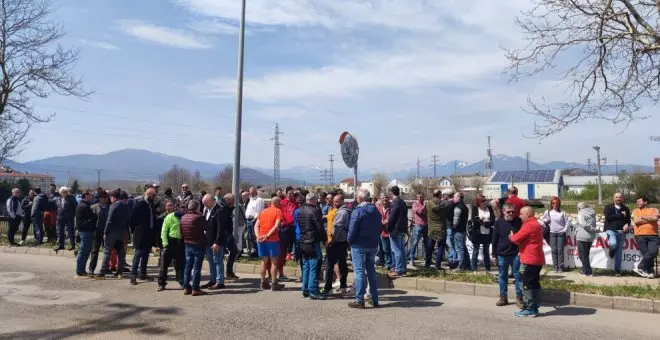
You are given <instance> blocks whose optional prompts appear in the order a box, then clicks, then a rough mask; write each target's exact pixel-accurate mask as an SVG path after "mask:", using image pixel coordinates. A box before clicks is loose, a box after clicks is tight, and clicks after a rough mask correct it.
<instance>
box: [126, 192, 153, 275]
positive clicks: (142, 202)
mask: <svg viewBox="0 0 660 340" xmlns="http://www.w3.org/2000/svg"><path fill="white" fill-rule="evenodd" d="M155 198H156V190H155V189H154V188H153V187H150V188H147V190H146V191H145V192H144V196H143V197H140V198H139V199H137V200H136V202H135V205H134V206H133V211H132V212H131V223H130V229H131V232H132V233H133V247H134V248H135V254H134V255H133V263H132V265H131V282H130V283H131V285H137V279H138V269H139V279H140V280H142V281H153V278H151V277H148V276H147V263H148V261H149V252H150V251H151V246H152V245H153V243H154V237H155V234H154V233H155V227H156V210H155V208H154V205H153V204H154V199H155Z"/></svg>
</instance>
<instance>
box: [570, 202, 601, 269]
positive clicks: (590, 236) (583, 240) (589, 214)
mask: <svg viewBox="0 0 660 340" xmlns="http://www.w3.org/2000/svg"><path fill="white" fill-rule="evenodd" d="M577 208H578V217H577V225H576V226H575V227H576V234H575V238H576V239H577V243H578V244H577V246H578V247H577V248H578V254H579V256H580V262H582V274H584V275H586V276H592V275H593V272H592V270H591V262H590V261H591V260H590V258H589V254H590V253H591V245H592V244H593V243H594V239H595V238H596V232H597V231H598V229H597V228H596V211H595V210H594V209H593V208H592V207H590V206H588V205H587V204H585V203H583V202H580V203H578V205H577Z"/></svg>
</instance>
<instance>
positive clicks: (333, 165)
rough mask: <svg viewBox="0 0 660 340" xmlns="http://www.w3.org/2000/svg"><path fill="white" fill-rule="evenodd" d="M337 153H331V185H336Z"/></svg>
mask: <svg viewBox="0 0 660 340" xmlns="http://www.w3.org/2000/svg"><path fill="white" fill-rule="evenodd" d="M334 156H335V155H332V154H331V155H330V185H332V186H333V185H335V160H334V159H333V157H334Z"/></svg>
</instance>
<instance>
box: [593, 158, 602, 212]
mask: <svg viewBox="0 0 660 340" xmlns="http://www.w3.org/2000/svg"><path fill="white" fill-rule="evenodd" d="M594 150H596V159H597V163H596V164H597V168H596V170H597V172H598V205H603V184H602V183H603V180H602V178H601V171H600V146H594Z"/></svg>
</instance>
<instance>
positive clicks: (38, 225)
mask: <svg viewBox="0 0 660 340" xmlns="http://www.w3.org/2000/svg"><path fill="white" fill-rule="evenodd" d="M32 224H33V225H34V237H35V238H36V239H37V243H42V242H43V241H44V214H43V213H42V212H37V216H35V217H33V218H32Z"/></svg>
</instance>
